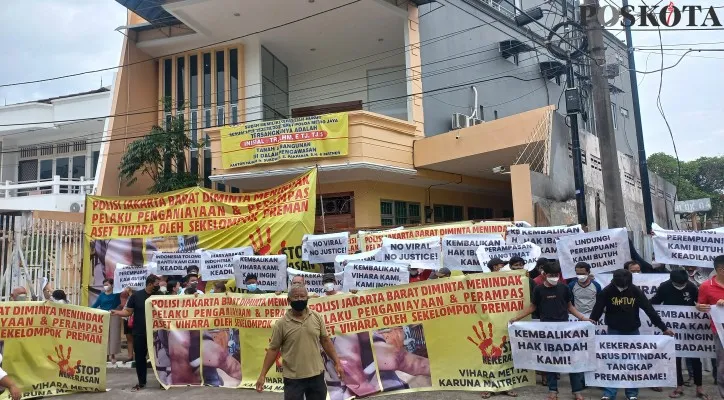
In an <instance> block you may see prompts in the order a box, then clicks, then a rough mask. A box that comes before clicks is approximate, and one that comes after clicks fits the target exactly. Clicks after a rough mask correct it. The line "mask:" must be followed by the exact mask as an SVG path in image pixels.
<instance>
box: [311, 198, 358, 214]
mask: <svg viewBox="0 0 724 400" xmlns="http://www.w3.org/2000/svg"><path fill="white" fill-rule="evenodd" d="M316 209H317V211H316V215H317V216H318V217H321V216H322V211H324V215H346V214H351V213H352V196H330V197H325V196H322V201H320V200H319V199H317V207H316Z"/></svg>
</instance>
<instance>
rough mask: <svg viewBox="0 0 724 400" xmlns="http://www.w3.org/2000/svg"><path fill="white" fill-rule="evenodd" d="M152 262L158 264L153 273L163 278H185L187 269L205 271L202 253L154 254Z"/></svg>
mask: <svg viewBox="0 0 724 400" xmlns="http://www.w3.org/2000/svg"><path fill="white" fill-rule="evenodd" d="M151 262H154V263H156V268H154V269H153V271H152V272H151V273H153V274H154V275H161V276H169V275H171V276H173V275H176V276H185V275H186V274H187V269H188V268H192V267H196V268H197V269H198V270H199V271H204V270H205V266H204V259H203V256H202V255H201V254H200V253H196V252H194V253H165V252H160V251H157V252H154V253H153V256H152V257H151Z"/></svg>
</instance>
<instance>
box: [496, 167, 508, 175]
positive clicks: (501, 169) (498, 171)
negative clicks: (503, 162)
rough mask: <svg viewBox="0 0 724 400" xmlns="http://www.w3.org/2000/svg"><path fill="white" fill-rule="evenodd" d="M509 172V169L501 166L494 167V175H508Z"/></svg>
mask: <svg viewBox="0 0 724 400" xmlns="http://www.w3.org/2000/svg"><path fill="white" fill-rule="evenodd" d="M508 172H509V170H508V167H504V166H500V167H494V168H493V173H494V174H505V173H508Z"/></svg>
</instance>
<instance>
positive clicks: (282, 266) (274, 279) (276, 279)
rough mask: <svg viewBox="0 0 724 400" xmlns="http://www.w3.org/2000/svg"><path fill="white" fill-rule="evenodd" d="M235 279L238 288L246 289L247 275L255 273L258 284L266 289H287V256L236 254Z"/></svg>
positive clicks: (260, 287)
mask: <svg viewBox="0 0 724 400" xmlns="http://www.w3.org/2000/svg"><path fill="white" fill-rule="evenodd" d="M233 265H234V279H235V280H236V286H237V287H238V288H242V289H246V283H245V282H246V276H247V275H249V274H254V275H255V276H256V284H257V287H258V288H259V289H260V290H264V291H271V292H274V291H284V290H286V289H287V256H285V255H275V256H246V255H245V256H238V255H237V256H234V261H233Z"/></svg>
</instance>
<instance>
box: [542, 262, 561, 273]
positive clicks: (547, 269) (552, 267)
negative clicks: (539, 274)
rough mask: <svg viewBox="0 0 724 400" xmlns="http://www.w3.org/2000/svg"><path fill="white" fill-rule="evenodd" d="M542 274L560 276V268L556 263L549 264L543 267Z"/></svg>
mask: <svg viewBox="0 0 724 400" xmlns="http://www.w3.org/2000/svg"><path fill="white" fill-rule="evenodd" d="M543 273H544V274H560V273H561V266H560V265H559V264H558V263H557V262H549V263H546V264H544V265H543Z"/></svg>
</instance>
